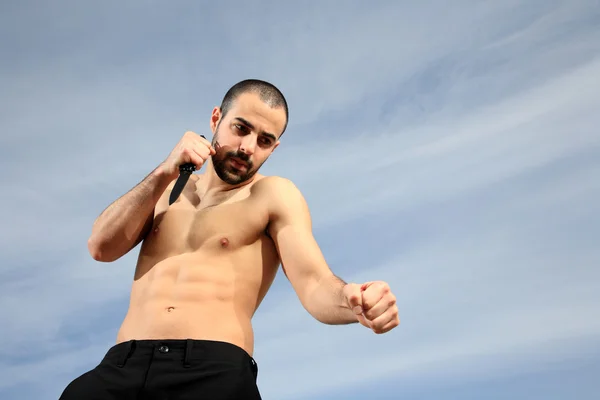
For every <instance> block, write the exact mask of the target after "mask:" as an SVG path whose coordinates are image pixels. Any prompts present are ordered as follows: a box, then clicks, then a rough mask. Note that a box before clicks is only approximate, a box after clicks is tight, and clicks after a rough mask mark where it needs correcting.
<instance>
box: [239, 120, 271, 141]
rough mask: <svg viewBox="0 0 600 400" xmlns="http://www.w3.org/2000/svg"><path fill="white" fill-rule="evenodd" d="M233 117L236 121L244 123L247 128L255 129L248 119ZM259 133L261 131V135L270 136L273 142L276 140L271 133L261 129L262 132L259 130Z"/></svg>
mask: <svg viewBox="0 0 600 400" xmlns="http://www.w3.org/2000/svg"><path fill="white" fill-rule="evenodd" d="M234 119H235V120H237V121H239V122H241V123H242V124H244V125H246V126H247V127H248V128H250V129H252V130H255V129H256V128H255V127H254V125H252V124H251V123H250V122H249V121H247V120H245V119H244V118H242V117H235V118H234ZM260 133H261V134H262V135H264V136H268V137H270V138H271V139H273V141H275V142H276V141H277V136H275V135H273V134H272V133H269V132H265V131H262V132H260Z"/></svg>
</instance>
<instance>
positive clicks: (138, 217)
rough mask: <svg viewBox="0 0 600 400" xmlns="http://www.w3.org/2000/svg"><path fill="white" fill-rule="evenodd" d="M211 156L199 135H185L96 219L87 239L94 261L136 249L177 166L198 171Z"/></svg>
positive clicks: (206, 144) (207, 144)
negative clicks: (155, 165) (135, 184)
mask: <svg viewBox="0 0 600 400" xmlns="http://www.w3.org/2000/svg"><path fill="white" fill-rule="evenodd" d="M213 154H215V149H214V148H213V147H212V145H211V144H210V142H209V141H207V140H206V139H205V138H204V137H203V136H199V135H197V134H196V133H194V132H191V131H188V132H186V133H185V134H184V135H183V137H182V138H181V140H179V143H177V145H176V146H175V148H174V149H173V150H172V151H171V153H170V154H169V156H168V157H167V158H166V160H165V161H163V162H162V163H161V164H160V165H159V166H158V167H157V168H156V169H155V170H154V171H152V172H151V173H150V174H149V175H148V176H147V177H146V178H144V180H142V181H141V182H140V183H138V184H137V186H135V187H134V188H133V189H131V190H130V191H129V192H127V193H126V194H125V195H123V196H121V197H120V198H119V199H118V200H116V201H115V202H113V203H112V204H111V205H110V206H108V207H107V208H106V210H104V211H103V212H102V213H101V214H100V216H99V217H98V218H97V219H96V221H95V222H94V225H93V227H92V234H91V235H90V237H89V239H88V250H89V252H90V254H91V256H92V257H93V258H94V260H96V261H104V262H111V261H115V260H118V259H119V258H121V257H123V256H124V255H125V254H127V253H128V252H129V251H130V250H131V249H133V248H134V247H135V246H137V245H138V244H139V243H140V242H141V241H142V240H143V239H144V238H145V237H146V234H147V233H148V231H149V230H150V228H151V227H152V223H153V220H154V208H155V206H156V203H157V202H158V200H159V199H160V197H161V196H162V194H163V193H164V191H165V189H167V187H168V186H169V184H171V182H173V181H174V180H175V179H176V178H177V176H178V175H179V166H180V165H182V164H184V163H192V164H194V165H195V166H196V169H200V168H202V165H203V164H204V162H205V161H206V160H207V159H208V158H209V157H210V156H211V155H213Z"/></svg>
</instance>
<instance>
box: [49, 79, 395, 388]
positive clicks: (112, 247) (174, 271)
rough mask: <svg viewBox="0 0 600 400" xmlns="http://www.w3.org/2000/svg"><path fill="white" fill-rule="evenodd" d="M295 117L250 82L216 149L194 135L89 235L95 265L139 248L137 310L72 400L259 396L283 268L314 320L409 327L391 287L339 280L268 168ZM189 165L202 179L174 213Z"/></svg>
mask: <svg viewBox="0 0 600 400" xmlns="http://www.w3.org/2000/svg"><path fill="white" fill-rule="evenodd" d="M287 121H288V109H287V103H286V101H285V98H284V97H283V95H282V94H281V93H280V92H279V90H278V89H277V88H275V87H274V86H272V85H271V84H269V83H267V82H264V81H258V80H246V81H242V82H239V83H238V84H236V85H234V86H233V87H232V88H231V89H230V90H229V91H228V92H227V94H226V95H225V98H224V99H223V102H222V104H221V106H220V107H215V108H214V110H213V112H212V115H211V118H210V128H211V130H212V133H213V139H212V143H211V142H209V141H207V140H206V139H204V138H203V137H201V136H200V135H197V134H196V133H193V132H186V133H185V134H184V135H183V137H182V138H181V140H180V141H179V143H178V144H177V145H176V146H175V148H174V149H173V150H172V151H171V153H170V154H169V155H168V157H167V158H166V159H165V160H164V161H163V162H162V163H160V165H159V166H158V167H157V168H156V169H154V171H152V172H151V173H150V174H149V175H148V176H147V177H146V178H145V179H143V180H142V181H141V182H140V183H139V184H138V185H137V186H135V187H134V188H133V189H131V190H130V191H129V192H128V193H126V194H125V195H123V196H122V197H120V198H119V199H118V200H116V201H115V202H114V203H112V204H111V205H110V206H109V207H108V208H107V209H106V210H104V211H103V212H102V213H101V214H100V216H99V217H98V218H97V220H96V221H95V223H94V225H93V229H92V234H91V236H90V238H89V241H88V247H89V251H90V254H91V255H92V257H93V258H94V259H95V260H97V261H102V262H112V261H115V260H117V259H119V258H120V257H122V256H123V255H124V254H126V253H127V252H129V251H130V250H131V249H133V248H134V247H135V246H137V245H138V244H139V243H140V242H142V245H141V248H140V253H139V257H138V262H137V266H136V270H135V275H134V279H133V284H132V288H131V298H130V304H129V309H128V312H127V315H126V317H125V319H124V321H123V324H122V325H121V327H120V329H119V332H118V335H117V341H116V344H115V345H114V346H113V347H111V348H110V349H109V350H108V352H107V353H106V355H105V357H104V358H103V360H102V361H101V362H100V364H99V365H98V366H96V367H95V368H94V369H92V370H90V371H88V372H87V373H85V374H83V375H81V376H79V377H78V378H76V379H75V380H73V381H72V382H71V383H70V384H69V385H68V386H67V388H66V389H65V390H64V392H63V393H62V396H61V397H60V398H61V399H62V400H71V399H77V400H93V399H113V400H117V399H119V400H120V399H170V400H175V399H178V400H183V399H210V400H220V399H240V400H251V399H260V394H259V390H258V387H257V384H256V378H257V372H258V368H257V365H256V362H255V360H254V358H253V349H254V336H253V330H252V324H251V320H252V317H253V315H254V313H255V311H256V310H257V308H258V306H259V305H260V303H261V301H262V299H263V298H264V296H265V294H266V293H267V290H268V289H269V287H270V286H271V284H272V282H273V279H274V278H275V274H276V272H277V268H278V266H279V264H281V265H282V268H283V271H284V273H285V274H286V276H287V278H288V279H289V281H290V282H291V284H292V286H293V288H294V290H295V292H296V294H297V296H298V298H299V300H300V302H301V303H302V305H303V306H304V308H305V309H306V310H307V311H308V312H309V313H310V314H311V315H312V316H313V317H314V318H315V319H316V320H318V321H320V322H322V323H325V324H351V323H355V322H358V323H360V324H361V325H363V326H365V327H367V328H369V329H371V330H372V331H373V332H375V333H385V332H388V331H390V330H391V329H393V328H395V327H396V326H398V324H399V318H398V309H397V307H396V304H395V302H396V300H395V297H394V295H393V294H392V293H391V291H390V288H389V286H388V285H387V284H386V283H385V282H367V283H364V284H354V283H346V282H344V281H343V280H341V279H340V278H338V277H337V276H335V275H334V274H333V273H332V272H331V270H330V269H329V267H328V265H327V263H326V261H325V259H324V257H323V255H322V253H321V251H320V249H319V247H318V245H317V243H316V242H315V239H314V237H313V235H312V227H311V219H310V215H309V210H308V207H307V205H306V202H305V200H304V198H303V197H302V194H301V193H300V192H299V190H298V189H297V188H296V187H295V186H294V184H293V183H292V182H290V181H289V180H287V179H284V178H280V177H275V176H271V177H266V176H263V175H261V174H259V173H258V170H259V169H260V167H261V165H262V164H263V163H264V162H265V161H266V160H267V159H268V158H269V156H270V155H271V153H272V152H273V151H274V150H275V148H277V147H278V146H279V139H280V137H281V135H282V134H283V132H284V131H285V129H286V127H287ZM184 163H193V164H195V166H196V168H197V169H200V168H202V167H204V173H202V174H194V175H192V176H191V177H190V180H189V181H188V183H187V185H186V187H185V188H184V190H183V192H182V193H181V195H180V196H179V198H178V199H177V201H176V202H175V203H173V204H172V205H169V200H168V198H169V194H170V192H171V190H172V188H173V185H174V181H175V180H176V179H177V177H178V175H179V166H180V165H182V164H184Z"/></svg>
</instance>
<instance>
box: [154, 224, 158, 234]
mask: <svg viewBox="0 0 600 400" xmlns="http://www.w3.org/2000/svg"><path fill="white" fill-rule="evenodd" d="M157 233H158V226H157V227H156V228H154V234H155V235H156V234H157Z"/></svg>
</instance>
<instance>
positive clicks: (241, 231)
mask: <svg viewBox="0 0 600 400" xmlns="http://www.w3.org/2000/svg"><path fill="white" fill-rule="evenodd" d="M254 203H255V202H254V201H253V200H252V199H244V200H240V201H236V202H231V203H225V204H220V205H216V206H212V207H208V208H200V209H198V208H197V207H193V206H192V205H189V204H185V203H180V204H174V205H172V206H171V207H169V208H167V209H165V210H164V211H162V212H161V213H159V214H157V215H156V217H155V219H154V224H153V227H152V230H151V232H150V233H149V235H148V237H147V238H146V242H147V246H151V247H152V248H153V249H154V252H157V253H164V252H167V253H183V252H196V251H198V250H201V249H203V250H207V251H209V250H216V249H222V250H229V251H232V250H236V249H239V248H241V247H244V246H249V245H251V244H253V243H256V242H258V241H259V240H261V239H262V238H264V232H265V229H266V227H267V224H268V214H267V212H266V210H263V209H261V208H260V207H257V206H256V204H254Z"/></svg>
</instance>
